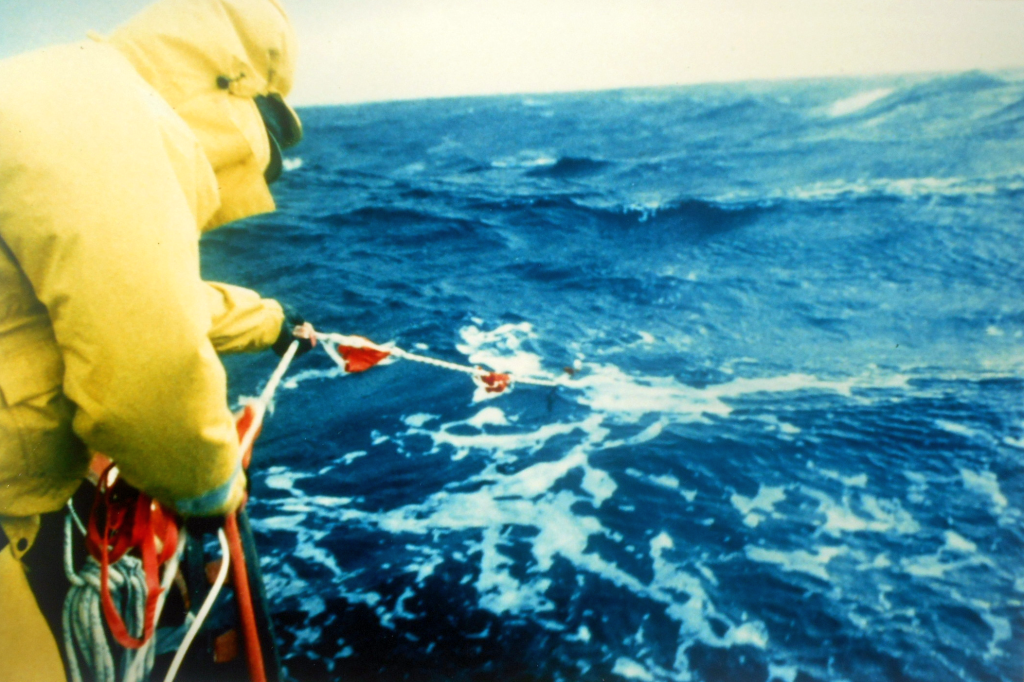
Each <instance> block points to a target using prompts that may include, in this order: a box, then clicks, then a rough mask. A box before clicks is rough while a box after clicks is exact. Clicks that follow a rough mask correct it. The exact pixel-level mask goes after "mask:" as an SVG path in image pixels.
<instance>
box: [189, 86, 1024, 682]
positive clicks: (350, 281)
mask: <svg viewBox="0 0 1024 682" xmlns="http://www.w3.org/2000/svg"><path fill="white" fill-rule="evenodd" d="M301 114H302V117H303V121H304V124H305V130H306V139H305V141H303V142H302V144H301V145H300V146H299V147H297V148H296V149H295V150H292V153H291V155H290V157H289V158H288V159H286V165H287V169H288V172H286V173H285V175H284V177H283V178H282V180H281V181H280V182H279V184H278V185H277V186H275V195H276V197H277V200H278V204H279V210H278V211H277V212H276V213H274V214H269V215H265V216H260V217H257V218H254V219H250V220H248V221H245V222H243V223H238V224H235V225H231V226H227V227H225V228H222V229H220V230H217V231H216V232H213V233H211V234H209V235H207V236H206V237H204V239H203V244H202V256H203V270H204V276H205V277H207V278H208V279H214V280H224V281H228V282H233V283H237V284H242V285H247V286H251V287H253V288H256V289H257V290H259V291H260V292H261V293H262V294H263V295H264V296H268V297H274V298H278V299H280V300H282V301H285V302H287V303H290V304H291V305H293V306H295V307H296V308H297V309H298V310H299V311H301V312H302V313H303V314H304V315H305V316H306V318H307V319H309V320H310V321H312V322H313V323H314V324H315V325H316V326H317V328H319V329H322V330H327V331H333V332H340V333H345V334H358V335H362V336H366V337H368V338H370V339H373V340H374V341H377V342H379V343H386V342H393V343H395V344H397V345H398V346H399V347H401V348H404V349H406V350H408V351H411V352H416V353H421V354H424V355H429V356H432V357H436V358H440V359H443V360H447V361H450V362H457V363H462V364H472V365H482V366H486V367H489V368H492V369H496V370H501V371H511V372H513V373H519V374H522V375H532V376H546V377H559V378H560V379H559V380H560V382H561V383H562V385H561V386H559V387H557V388H543V387H532V386H526V385H518V386H516V387H515V388H514V389H513V390H512V391H511V392H509V393H506V394H502V395H499V396H497V397H495V396H487V395H486V394H482V391H478V390H477V389H476V387H475V386H474V385H473V383H472V382H471V381H470V379H469V377H467V376H466V375H464V374H460V373H457V372H450V371H446V370H443V369H439V368H436V367H432V366H428V365H422V364H416V363H413V362H409V361H407V360H399V361H395V362H392V363H390V364H384V365H381V366H378V367H376V368H374V369H372V370H370V371H368V372H365V373H362V374H354V375H343V374H342V373H341V372H340V371H339V370H338V369H337V368H336V367H335V366H334V364H333V363H332V362H331V360H330V358H329V357H328V356H327V355H326V354H324V353H321V352H318V351H317V352H313V353H310V354H309V355H307V356H304V357H302V358H300V359H298V360H297V361H296V362H295V363H294V365H293V367H292V369H291V371H290V373H289V375H288V377H287V378H286V383H285V384H284V386H283V388H282V389H281V391H279V393H278V396H277V401H276V402H277V404H276V410H275V411H274V413H273V415H272V416H271V417H270V418H269V421H268V423H267V425H266V427H265V429H264V432H263V435H262V437H261V439H260V440H259V442H258V443H257V451H256V456H255V460H254V464H253V468H252V469H251V470H250V475H251V477H252V481H253V483H252V486H253V487H252V500H251V501H250V504H249V509H250V513H251V515H252V517H253V521H254V527H255V530H256V534H257V542H258V544H259V546H260V549H261V552H262V556H263V558H262V568H263V572H264V574H265V576H266V580H267V587H268V591H269V595H270V598H271V602H272V605H273V610H274V613H273V616H274V619H275V622H276V623H277V627H278V636H279V639H280V645H281V649H282V653H283V655H284V659H285V660H284V663H285V665H286V667H287V669H288V673H289V675H290V676H291V677H292V678H293V679H295V680H303V681H305V680H345V681H348V680H400V679H408V680H414V681H417V680H467V681H468V680H473V681H476V680H524V681H525V680H594V681H598V680H601V681H608V680H640V681H643V682H649V681H662V680H680V681H682V680H694V681H729V682H732V681H735V680H740V681H747V680H750V681H754V682H765V681H768V680H775V681H778V682H807V681H809V680H822V681H824V680H850V681H855V680H886V681H888V680H893V681H896V680H899V681H904V680H906V681H911V680H912V681H915V682H918V681H919V682H942V681H945V680H969V681H972V682H988V681H994V680H1002V681H1006V682H1019V680H1021V678H1022V677H1024V646H1022V645H1024V610H1022V601H1024V568H1022V567H1024V535H1022V531H1024V525H1022V521H1024V518H1022V510H1024V475H1022V474H1024V470H1022V466H1021V462H1022V457H1024V404H1022V395H1024V352H1022V347H1024V267H1022V264H1024V229H1022V227H1024V79H1022V77H1021V75H1020V74H986V73H967V74H961V75H953V76H914V77H886V78H873V79H843V80H820V81H800V82H785V83H753V84H736V85H704V86H693V87H682V88H665V89H645V90H622V91H612V92H599V93H584V94H561V95H529V96H525V95H521V96H505V97H490V98H471V99H447V100H427V101H412V102H394V103H384V104H366V105H359V106H343V107H342V106H339V107H322V108H309V109H305V110H303V111H302V112H301ZM275 363H276V359H275V358H274V357H273V356H271V355H269V354H263V355H258V356H235V357H230V358H226V364H227V366H228V370H229V376H230V384H231V393H232V399H233V400H235V401H237V400H240V399H241V398H242V397H243V396H245V395H254V394H256V392H257V391H258V390H259V388H260V387H261V385H262V383H263V382H265V380H266V378H267V376H268V375H269V373H270V371H271V370H272V369H273V367H274V365H275Z"/></svg>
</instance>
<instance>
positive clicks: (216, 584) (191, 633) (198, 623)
mask: <svg viewBox="0 0 1024 682" xmlns="http://www.w3.org/2000/svg"><path fill="white" fill-rule="evenodd" d="M294 347H295V344H293V348H294ZM289 350H290V349H289ZM293 355H294V353H293ZM285 356H286V357H287V353H286V354H285ZM282 374H283V372H282ZM261 397H262V396H261ZM217 539H218V540H219V541H220V553H221V561H220V571H218V572H217V579H216V580H214V581H213V587H211V588H210V593H209V594H208V595H206V599H205V600H204V601H203V605H202V607H201V608H200V609H199V613H198V614H196V617H195V620H193V621H192V626H191V627H189V629H188V632H187V633H185V638H184V639H183V640H182V641H181V646H180V647H178V653H176V654H175V655H174V660H173V661H171V667H170V668H168V669H167V675H166V676H165V677H164V682H174V678H175V676H176V675H177V674H178V668H179V667H181V662H182V661H183V660H185V654H186V653H187V652H188V648H189V646H191V645H192V640H193V639H195V636H196V633H198V632H199V628H201V627H202V625H203V622H204V621H205V620H206V616H207V615H209V613H210V609H211V608H213V602H214V601H216V599H217V595H218V594H220V588H221V587H223V586H224V580H225V579H226V578H227V576H228V565H229V564H230V563H231V554H230V552H229V551H228V539H227V536H225V535H224V529H223V528H221V529H219V530H217Z"/></svg>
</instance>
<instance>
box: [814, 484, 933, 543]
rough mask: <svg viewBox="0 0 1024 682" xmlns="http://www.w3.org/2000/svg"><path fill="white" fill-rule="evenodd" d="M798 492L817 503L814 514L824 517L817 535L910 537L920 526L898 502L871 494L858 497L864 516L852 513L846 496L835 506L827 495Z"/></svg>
mask: <svg viewBox="0 0 1024 682" xmlns="http://www.w3.org/2000/svg"><path fill="white" fill-rule="evenodd" d="M802 491H803V492H804V494H806V495H807V496H809V497H811V498H814V499H816V500H818V503H819V505H818V513H819V514H823V515H824V516H825V523H824V524H823V525H822V526H821V527H820V532H824V533H828V534H830V535H833V536H836V537H838V536H839V535H842V534H843V533H861V532H871V533H889V532H892V533H896V534H898V535H913V534H914V533H917V532H918V531H919V530H920V529H921V526H920V524H918V522H917V521H916V520H915V519H914V517H913V516H912V515H911V514H910V513H909V512H907V511H906V510H905V509H903V507H902V505H901V504H900V502H899V500H884V499H878V498H877V497H875V496H874V495H867V494H864V495H861V496H860V497H859V502H860V505H859V506H860V509H861V511H862V512H863V513H864V514H865V515H866V516H862V515H861V514H859V513H857V511H854V509H853V507H852V501H851V498H850V497H849V496H846V497H844V498H843V501H842V503H841V504H840V503H837V502H836V501H835V500H834V499H832V497H831V496H829V495H828V494H827V493H824V492H822V491H820V490H815V489H813V488H809V487H806V486H804V487H803V488H802Z"/></svg>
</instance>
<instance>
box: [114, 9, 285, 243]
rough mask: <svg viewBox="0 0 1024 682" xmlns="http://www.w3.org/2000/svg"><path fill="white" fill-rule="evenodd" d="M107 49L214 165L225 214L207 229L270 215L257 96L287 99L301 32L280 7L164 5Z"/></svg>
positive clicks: (139, 18) (120, 32) (124, 29)
mask: <svg viewBox="0 0 1024 682" xmlns="http://www.w3.org/2000/svg"><path fill="white" fill-rule="evenodd" d="M109 42H110V44H112V45H113V46H114V47H116V48H117V49H118V50H119V51H120V52H121V53H122V54H123V55H124V56H125V57H127V58H128V60H129V61H130V62H131V64H132V65H133V66H134V67H135V70H136V71H138V73H139V74H140V75H141V76H142V77H143V78H144V79H145V80H146V81H147V82H148V83H149V84H150V85H151V86H152V87H153V88H154V89H155V90H156V91H157V92H158V93H160V95H161V96H162V97H163V98H164V99H165V100H166V101H167V102H168V103H169V104H170V105H171V107H173V108H174V110H175V111H176V112H177V113H178V115H179V116H181V117H182V118H183V119H184V120H185V122H186V123H188V125H189V126H190V127H191V128H192V131H193V132H194V133H195V135H196V137H197V138H198V139H199V142H200V144H201V145H202V147H203V150H204V151H205V153H206V156H207V158H208V159H209V161H210V164H211V165H212V166H213V170H214V172H215V173H216V175H217V182H218V185H219V189H220V199H221V206H220V209H219V210H218V211H217V213H216V214H215V215H214V216H213V218H212V219H211V220H210V222H208V223H207V224H206V225H205V226H203V229H204V230H207V229H212V228H213V227H216V226H218V225H222V224H224V223H226V222H229V221H232V220H237V219H239V218H244V217H247V216H250V215H255V214H257V213H264V212H267V211H272V210H274V200H273V197H272V196H271V194H270V190H269V188H268V187H267V183H266V181H265V180H264V177H263V172H264V169H266V167H267V164H268V163H269V162H270V157H271V151H270V142H269V140H268V137H267V131H266V128H265V126H264V124H263V120H262V118H261V117H260V113H259V110H258V109H257V107H256V104H255V102H254V100H253V98H254V97H255V96H257V95H279V96H280V97H281V98H282V100H283V98H284V97H285V96H287V95H288V93H289V92H290V91H291V88H292V79H293V77H294V73H295V53H296V39H295V32H294V29H293V28H292V25H291V21H290V20H289V19H288V16H287V15H286V14H285V11H284V9H283V8H282V7H281V5H280V4H279V3H278V2H277V0H158V2H156V3H155V4H153V5H151V6H149V7H148V8H146V9H145V10H143V11H142V12H140V13H139V14H137V15H136V16H135V17H134V18H132V19H131V20H129V21H128V22H127V23H126V24H124V25H123V26H121V27H120V28H118V29H117V30H116V31H115V32H114V34H113V35H112V36H110V38H109ZM289 111H291V110H290V108H289ZM291 113H292V114H293V115H294V112H293V111H292V112H291ZM295 120H296V124H297V121H298V117H297V116H296V117H295Z"/></svg>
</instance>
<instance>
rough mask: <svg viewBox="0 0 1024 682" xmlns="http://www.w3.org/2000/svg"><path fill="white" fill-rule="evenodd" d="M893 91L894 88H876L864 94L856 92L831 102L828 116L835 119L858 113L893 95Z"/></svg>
mask: <svg viewBox="0 0 1024 682" xmlns="http://www.w3.org/2000/svg"><path fill="white" fill-rule="evenodd" d="M893 90H894V88H877V89H875V90H868V91H866V92H858V93H857V94H856V95H852V96H850V97H846V98H845V99H841V100H838V101H836V102H833V103H832V105H831V106H830V107H829V108H828V115H829V116H832V117H833V118H836V117H839V116H846V115H847V114H852V113H854V112H855V111H860V110H861V109H865V108H867V107H869V106H871V105H872V104H874V103H875V102H877V101H879V100H881V99H884V98H886V97H888V96H889V95H891V94H892V93H893Z"/></svg>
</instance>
